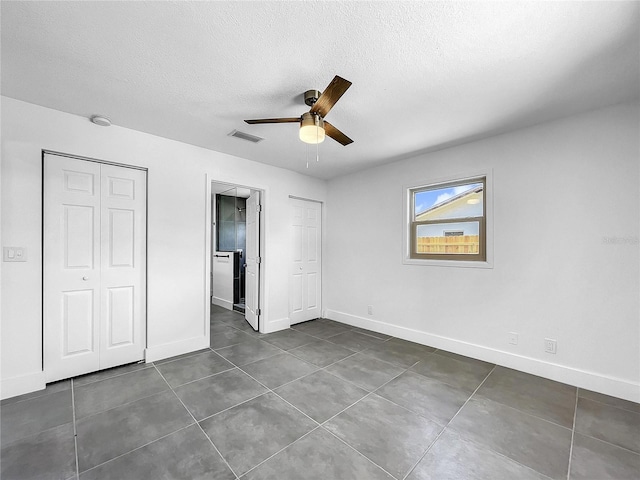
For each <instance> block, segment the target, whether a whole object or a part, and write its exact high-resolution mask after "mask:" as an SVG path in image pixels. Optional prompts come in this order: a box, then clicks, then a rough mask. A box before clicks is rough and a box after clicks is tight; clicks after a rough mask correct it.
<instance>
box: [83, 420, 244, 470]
mask: <svg viewBox="0 0 640 480" xmlns="http://www.w3.org/2000/svg"><path fill="white" fill-rule="evenodd" d="M235 478H236V477H235V475H234V474H233V473H232V472H231V470H229V467H228V466H227V464H226V463H225V462H224V460H223V459H222V457H220V454H218V452H216V450H215V449H214V448H213V446H212V445H211V442H209V439H207V437H206V436H205V435H204V433H202V430H200V428H199V427H198V426H197V425H195V424H194V425H191V426H190V427H186V428H184V429H182V430H179V431H177V432H175V433H173V434H171V435H169V436H167V437H164V438H161V439H160V440H157V441H155V442H153V443H150V444H149V445H146V446H144V447H142V448H139V449H137V450H134V451H132V452H131V453H128V454H126V455H123V456H121V457H118V458H116V459H114V460H112V461H110V462H107V463H104V464H102V465H100V466H99V467H96V468H94V469H92V470H89V471H87V472H84V473H83V474H81V475H80V479H81V480H122V479H139V480H143V479H172V480H205V479H207V480H208V479H216V480H233V479H235Z"/></svg>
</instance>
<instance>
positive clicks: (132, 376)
mask: <svg viewBox="0 0 640 480" xmlns="http://www.w3.org/2000/svg"><path fill="white" fill-rule="evenodd" d="M166 390H169V386H168V385H167V382H165V381H164V380H163V379H162V376H160V374H159V373H158V372H157V371H156V369H155V368H145V369H143V370H138V371H136V372H131V373H126V374H124V375H118V376H117V377H111V378H108V379H106V380H102V381H100V382H94V383H90V384H88V385H84V386H82V387H78V388H75V389H74V395H75V406H76V419H78V418H83V417H86V416H89V415H93V414H95V413H98V412H103V411H105V410H109V409H110V408H114V407H118V406H120V405H124V404H125V403H129V402H134V401H136V400H140V399H141V398H144V397H148V396H150V395H155V394H156V393H160V392H164V391H166Z"/></svg>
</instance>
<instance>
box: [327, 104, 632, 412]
mask: <svg viewBox="0 0 640 480" xmlns="http://www.w3.org/2000/svg"><path fill="white" fill-rule="evenodd" d="M639 127H640V121H639V105H638V104H627V105H618V106H614V107H610V108H606V109H602V110H598V111H593V112H590V113H588V114H584V115H580V116H575V117H571V118H566V119H563V120H559V121H555V122H550V123H546V124H542V125H538V126H535V127H532V128H527V129H524V130H520V131H517V132H513V133H509V134H504V135H500V136H496V137H492V138H489V139H485V140H482V141H477V142H473V143H469V144H465V145H462V146H458V147H455V148H450V149H446V150H442V151H439V152H435V153H430V154H425V155H420V156H418V157H415V158H412V159H408V160H404V161H401V162H397V163H393V164H389V165H386V166H382V167H378V168H374V169H370V170H367V171H364V172H359V173H357V174H354V175H350V176H345V177H341V178H337V179H334V180H332V181H330V182H329V193H328V203H327V228H326V236H327V241H326V249H325V262H326V263H325V290H324V292H325V305H326V306H327V316H329V318H333V319H336V320H340V321H344V322H347V323H351V324H353V325H358V326H363V327H367V328H371V329H373V330H377V331H380V332H386V333H389V334H393V335H397V336H400V337H403V338H407V339H410V340H414V341H419V342H422V343H426V344H430V345H433V346H435V347H438V348H443V349H447V350H450V351H454V352H457V353H461V354H466V355H469V356H473V357H476V358H480V359H485V360H488V361H492V362H496V363H500V364H502V365H506V366H510V367H513V368H518V369H520V370H524V371H528V372H530V373H534V374H537V375H541V376H545V377H548V378H553V379H556V380H560V381H564V382H566V383H571V384H573V385H578V386H582V387H585V388H591V389H593V390H598V391H601V392H604V393H609V394H611V395H616V396H620V397H623V398H627V399H631V400H635V401H640V386H639V385H640V328H639V292H640V284H639V245H638V236H639V222H640V221H639V218H640V212H639V201H640V196H639V190H640V186H639V184H640V182H639V163H640V162H639V158H640V147H639V140H638V132H639V131H640V129H639ZM390 141H392V140H390ZM487 169H492V170H493V188H494V200H493V205H494V215H495V216H494V242H495V244H494V267H493V268H492V269H479V268H452V267H437V266H418V265H404V264H403V263H402V230H403V228H404V224H403V213H402V212H403V205H402V201H403V198H404V191H403V185H422V184H427V183H429V182H430V181H431V180H437V179H441V178H446V177H451V176H452V175H456V174H462V175H463V176H464V175H465V174H475V173H477V172H479V171H482V170H487ZM608 237H618V238H619V240H618V241H613V242H611V241H609V240H608ZM367 305H372V306H373V312H374V315H373V316H369V315H367ZM508 332H517V333H518V334H519V340H520V341H519V344H518V345H510V344H509V343H508ZM545 337H550V338H554V339H557V342H558V344H557V345H558V352H557V354H556V355H551V354H547V353H545V352H544V343H543V341H544V338H545Z"/></svg>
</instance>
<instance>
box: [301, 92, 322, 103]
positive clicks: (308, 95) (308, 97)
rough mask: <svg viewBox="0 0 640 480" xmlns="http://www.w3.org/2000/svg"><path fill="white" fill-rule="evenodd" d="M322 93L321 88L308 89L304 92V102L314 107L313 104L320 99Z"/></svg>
mask: <svg viewBox="0 0 640 480" xmlns="http://www.w3.org/2000/svg"><path fill="white" fill-rule="evenodd" d="M320 95H322V92H320V91H319V90H307V91H306V92H304V103H306V104H307V105H309V106H310V107H313V104H314V103H316V102H317V101H318V99H319V98H320Z"/></svg>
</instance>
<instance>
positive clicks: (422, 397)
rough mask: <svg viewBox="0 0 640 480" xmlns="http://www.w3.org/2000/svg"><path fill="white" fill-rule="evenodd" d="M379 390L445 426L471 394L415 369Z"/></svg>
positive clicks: (390, 398)
mask: <svg viewBox="0 0 640 480" xmlns="http://www.w3.org/2000/svg"><path fill="white" fill-rule="evenodd" d="M376 393H377V394H378V395H380V396H381V397H384V398H386V399H387V400H391V401H392V402H394V403H397V404H398V405H400V406H403V407H405V408H407V409H409V410H411V411H412V412H415V413H417V414H418V415H422V416H423V417H425V418H428V419H430V420H433V421H434V422H436V423H439V424H440V425H442V426H445V425H446V424H447V423H449V421H450V420H451V419H452V418H453V416H454V415H455V414H456V413H457V412H458V410H460V407H462V405H464V402H466V401H467V399H468V398H469V393H468V392H465V391H464V390H461V389H459V388H456V387H452V386H451V385H447V384H446V383H442V382H438V381H437V380H433V379H431V378H427V377H423V376H422V375H418V374H417V373H413V372H405V373H403V374H402V375H400V376H399V377H397V378H395V379H393V380H391V381H390V382H389V383H387V384H386V385H385V386H384V387H382V388H381V389H380V390H377V391H376Z"/></svg>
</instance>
